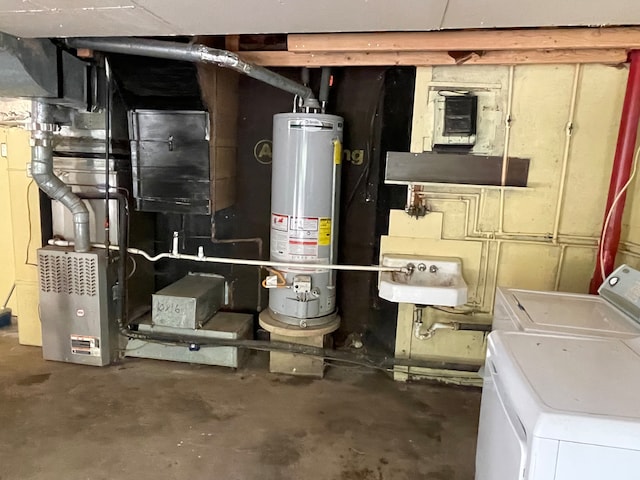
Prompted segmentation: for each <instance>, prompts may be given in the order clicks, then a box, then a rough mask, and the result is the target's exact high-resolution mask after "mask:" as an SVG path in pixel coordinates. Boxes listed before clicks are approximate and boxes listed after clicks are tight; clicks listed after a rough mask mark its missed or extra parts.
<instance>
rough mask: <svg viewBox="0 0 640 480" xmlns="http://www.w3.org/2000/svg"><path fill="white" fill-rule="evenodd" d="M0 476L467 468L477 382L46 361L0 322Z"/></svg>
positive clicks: (466, 474)
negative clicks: (465, 385)
mask: <svg viewBox="0 0 640 480" xmlns="http://www.w3.org/2000/svg"><path fill="white" fill-rule="evenodd" d="M0 332H1V333H0V479H1V480H9V479H20V480H28V479H63V478H64V479H66V480H75V479H83V480H89V479H90V480H98V479H109V480H114V479H129V478H131V479H136V480H145V479H159V478H161V479H189V480H194V479H196V480H197V479H225V480H230V479H243V480H246V479H267V480H268V479H278V480H282V479H329V480H331V479H340V480H383V479H385V480H391V479H394V480H396V479H397V480H402V479H407V480H408V479H411V480H415V479H433V480H471V479H472V478H473V464H474V451H475V437H476V424H477V419H478V409H479V400H480V392H479V391H478V390H473V389H460V388H454V387H445V386H439V385H424V384H406V385H405V384H397V383H394V382H393V381H392V380H390V379H389V378H388V377H386V376H385V375H384V374H383V373H371V372H368V371H366V372H365V371H362V370H360V369H358V368H356V369H354V368H339V369H338V368H333V369H332V370H330V371H329V372H328V375H327V378H325V379H324V380H307V379H301V378H294V377H284V376H276V375H273V374H269V373H267V371H266V368H265V366H264V365H262V364H261V363H262V362H263V361H264V358H262V357H260V356H254V357H252V362H251V365H250V366H249V367H247V368H246V369H243V370H240V371H237V372H234V371H231V370H226V369H223V368H215V367H204V366H195V365H184V364H176V363H169V362H159V361H152V360H140V359H128V360H126V361H125V362H124V363H123V364H121V365H118V366H112V367H107V368H94V367H82V366H76V365H70V364H63V363H55V362H45V361H43V360H42V359H41V357H40V349H39V348H34V347H23V346H19V345H18V343H17V335H16V334H15V332H13V331H9V332H7V331H6V330H0Z"/></svg>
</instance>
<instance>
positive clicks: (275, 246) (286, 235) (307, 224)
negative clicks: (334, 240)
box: [271, 213, 331, 261]
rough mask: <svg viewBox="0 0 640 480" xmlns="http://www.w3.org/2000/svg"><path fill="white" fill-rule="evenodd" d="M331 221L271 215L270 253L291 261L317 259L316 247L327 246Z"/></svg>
mask: <svg viewBox="0 0 640 480" xmlns="http://www.w3.org/2000/svg"><path fill="white" fill-rule="evenodd" d="M330 232H331V219H329V218H318V217H295V216H289V215H281V214H277V213H274V214H272V215H271V251H272V252H273V253H275V254H276V255H278V256H281V257H286V258H288V259H289V260H293V261H306V260H317V259H318V246H319V245H320V246H327V245H329V241H328V238H329V237H330Z"/></svg>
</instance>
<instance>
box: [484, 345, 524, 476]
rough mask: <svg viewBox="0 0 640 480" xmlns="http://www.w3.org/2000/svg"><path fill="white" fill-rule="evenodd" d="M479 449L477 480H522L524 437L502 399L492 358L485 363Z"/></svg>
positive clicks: (500, 385)
mask: <svg viewBox="0 0 640 480" xmlns="http://www.w3.org/2000/svg"><path fill="white" fill-rule="evenodd" d="M485 372H486V373H485V379H484V385H483V387H482V402H481V406H480V425H479V427H478V446H477V449H476V476H475V478H476V480H521V479H523V478H524V473H525V467H526V462H527V450H526V448H527V436H526V432H525V430H524V427H523V426H522V422H521V421H520V420H519V419H518V416H517V415H516V413H515V411H514V410H513V408H512V406H511V404H510V401H509V399H508V396H507V395H505V391H504V386H503V385H502V382H501V379H500V375H499V372H498V369H497V368H496V365H494V363H493V360H492V358H490V357H488V358H487V362H486V370H485Z"/></svg>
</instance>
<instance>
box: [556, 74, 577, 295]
mask: <svg viewBox="0 0 640 480" xmlns="http://www.w3.org/2000/svg"><path fill="white" fill-rule="evenodd" d="M581 67H582V65H581V64H579V63H578V64H576V67H575V72H574V74H573V86H572V88H571V104H570V105H569V118H568V119H567V125H566V128H565V137H564V151H563V154H562V169H561V172H560V185H559V186H558V197H557V199H556V216H555V218H554V220H553V241H554V243H556V242H557V241H558V235H559V232H560V218H561V216H562V205H563V200H564V190H565V186H566V183H567V167H568V165H569V153H570V151H571V140H572V138H573V137H572V134H573V121H574V120H575V113H576V102H577V99H578V88H579V85H580V73H581ZM556 290H557V289H556Z"/></svg>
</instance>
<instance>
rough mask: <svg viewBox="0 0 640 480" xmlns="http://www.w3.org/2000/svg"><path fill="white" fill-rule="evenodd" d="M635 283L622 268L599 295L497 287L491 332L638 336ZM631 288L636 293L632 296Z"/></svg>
mask: <svg viewBox="0 0 640 480" xmlns="http://www.w3.org/2000/svg"><path fill="white" fill-rule="evenodd" d="M638 280H640V274H639V273H638V272H637V271H636V270H633V269H632V268H630V267H628V266H626V265H622V266H621V267H619V268H618V269H616V271H615V272H613V273H612V274H611V275H610V276H609V278H608V279H607V280H606V281H605V282H604V283H603V285H602V287H600V290H599V293H600V295H580V294H573V293H560V292H536V291H531V290H518V289H513V288H501V287H499V288H498V289H497V291H496V299H495V306H494V314H493V330H494V331H495V330H501V331H523V332H529V333H559V334H567V335H576V336H586V337H603V336H606V337H617V338H634V337H636V336H640V323H639V322H638V319H639V311H638V309H637V308H634V304H635V302H636V301H637V298H636V297H640V289H638V287H637V282H638ZM634 289H638V292H637V293H634ZM625 298H626V300H625ZM629 298H631V300H630V301H629ZM626 304H629V305H626ZM629 307H630V308H629ZM639 478H640V476H639Z"/></svg>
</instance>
